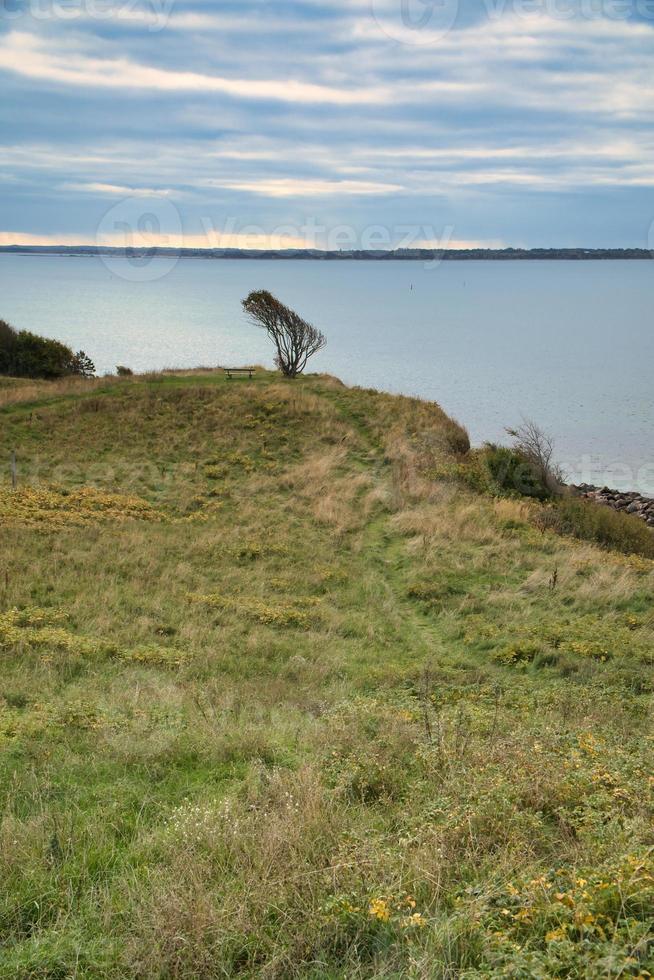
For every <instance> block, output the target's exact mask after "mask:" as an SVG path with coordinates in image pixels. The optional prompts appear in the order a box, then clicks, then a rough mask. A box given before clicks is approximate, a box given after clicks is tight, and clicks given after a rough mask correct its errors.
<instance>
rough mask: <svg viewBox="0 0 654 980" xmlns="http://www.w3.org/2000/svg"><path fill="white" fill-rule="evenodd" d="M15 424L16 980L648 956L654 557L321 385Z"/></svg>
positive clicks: (8, 554)
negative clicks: (477, 487) (545, 516)
mask: <svg viewBox="0 0 654 980" xmlns="http://www.w3.org/2000/svg"><path fill="white" fill-rule="evenodd" d="M0 419H1V423H2V424H1V429H0V460H2V461H3V462H2V473H1V476H0V541H1V550H0V658H1V661H2V673H1V675H0V788H1V793H2V813H1V820H2V822H1V824H0V876H1V883H0V936H1V944H0V977H1V978H21V980H22V978H43V980H45V978H48V980H55V978H56V980H63V978H69V977H80V978H82V977H83V978H105V977H106V978H118V977H126V978H136V977H140V978H188V980H191V978H213V977H232V976H241V977H265V978H292V977H307V978H338V977H348V978H356V977H383V978H390V977H397V978H400V977H410V978H411V977H413V978H446V977H447V978H454V977H462V978H470V980H471V978H482V977H495V976H498V977H501V976H508V977H537V978H549V977H571V978H572V977H575V978H582V977H583V978H599V977H612V978H616V980H617V978H627V977H629V978H633V977H640V978H645V977H649V976H650V975H651V973H654V937H653V935H652V913H653V909H654V850H653V847H654V829H653V822H652V815H653V812H652V794H653V790H654V778H653V776H652V765H651V762H652V748H653V745H652V727H651V706H652V690H653V687H654V682H653V677H652V663H653V660H654V607H653V605H652V590H653V587H654V562H652V561H649V560H647V559H645V558H642V557H636V556H634V557H630V556H628V555H623V554H618V553H616V552H611V551H608V550H601V549H600V548H598V547H594V546H591V545H587V544H583V543H581V542H579V541H575V540H572V539H568V538H565V537H561V536H557V535H556V534H554V533H553V532H551V531H549V530H547V529H546V528H545V527H543V526H542V525H539V522H538V520H535V519H534V514H535V513H536V511H535V508H536V507H537V505H535V504H527V503H524V502H521V501H520V500H514V499H509V498H502V497H499V496H498V497H495V496H492V495H491V494H489V493H487V492H475V491H474V490H472V489H470V487H471V485H474V479H472V478H466V477H467V476H469V474H467V470H468V469H470V471H471V472H472V470H473V469H474V465H475V463H474V459H473V458H472V457H471V456H470V455H469V454H466V453H465V449H466V439H465V434H464V433H463V432H462V431H461V429H460V428H459V427H458V426H457V425H456V423H454V422H452V421H451V420H450V419H448V417H447V416H446V415H445V414H444V413H443V412H442V411H441V410H440V409H439V408H438V406H435V405H432V404H429V403H425V402H420V401H417V400H412V399H406V398H399V397H393V396H389V395H384V394H380V393H376V392H372V391H364V390H359V389H348V388H346V387H344V386H343V385H341V384H340V383H339V382H337V381H336V380H335V379H331V378H327V377H318V376H308V377H305V378H302V379H300V380H297V381H295V382H284V381H282V380H281V379H280V378H279V377H278V376H275V375H269V374H266V373H265V372H261V373H260V374H259V375H258V377H257V378H256V379H255V380H254V381H252V382H248V381H242V380H238V381H237V380H235V381H231V382H229V381H226V380H225V379H224V378H223V377H222V375H221V374H219V373H212V372H208V371H207V372H201V371H200V372H191V373H187V374H183V373H175V374H172V373H171V374H166V375H158V376H157V375H153V376H144V377H140V378H133V379H125V380H118V379H102V380H100V381H95V382H86V383H85V382H63V383H58V384H56V385H50V386H49V385H46V384H36V385H35V384H12V385H9V384H4V385H2V386H1V387H0ZM12 450H16V451H17V457H18V485H17V487H16V489H12V487H11V481H10V470H9V464H8V460H9V454H10V452H11V451H12Z"/></svg>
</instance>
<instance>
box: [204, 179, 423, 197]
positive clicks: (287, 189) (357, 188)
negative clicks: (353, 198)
mask: <svg viewBox="0 0 654 980" xmlns="http://www.w3.org/2000/svg"><path fill="white" fill-rule="evenodd" d="M219 186H222V187H228V188H230V189H231V190H238V191H247V192H248V193H251V194H262V195H264V196H269V197H341V196H344V195H345V196H349V195H351V194H355V195H356V194H396V193H398V192H399V191H402V190H404V188H403V187H402V185H401V184H383V183H375V182H374V181H365V180H317V179H313V180H309V179H297V178H277V179H272V180H271V179H262V180H258V181H242V182H241V181H225V182H224V183H222V184H220V185H219Z"/></svg>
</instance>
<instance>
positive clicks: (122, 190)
mask: <svg viewBox="0 0 654 980" xmlns="http://www.w3.org/2000/svg"><path fill="white" fill-rule="evenodd" d="M61 187H62V190H66V191H82V192H83V193H88V194H111V195H118V196H120V197H129V196H131V195H135V196H137V197H170V195H171V194H172V191H171V190H158V189H156V188H153V187H122V186H121V185H120V184H102V183H98V182H91V183H89V184H74V183H72V184H62V185H61Z"/></svg>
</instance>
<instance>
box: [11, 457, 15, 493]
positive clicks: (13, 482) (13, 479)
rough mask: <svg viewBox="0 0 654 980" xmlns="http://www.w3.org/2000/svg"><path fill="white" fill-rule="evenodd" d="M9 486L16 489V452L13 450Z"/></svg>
mask: <svg viewBox="0 0 654 980" xmlns="http://www.w3.org/2000/svg"><path fill="white" fill-rule="evenodd" d="M11 486H12V488H13V489H14V490H15V489H16V450H15V449H13V450H12V453H11Z"/></svg>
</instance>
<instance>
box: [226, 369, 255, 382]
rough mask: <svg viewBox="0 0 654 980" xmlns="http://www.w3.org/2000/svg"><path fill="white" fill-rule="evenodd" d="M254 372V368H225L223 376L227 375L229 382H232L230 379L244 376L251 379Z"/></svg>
mask: <svg viewBox="0 0 654 980" xmlns="http://www.w3.org/2000/svg"><path fill="white" fill-rule="evenodd" d="M255 371H256V368H253V367H234V368H225V374H226V375H227V377H228V378H229V380H230V381H231V380H232V378H238V377H244V376H245V375H246V374H247V376H248V378H251V377H252V375H253V374H254V373H255Z"/></svg>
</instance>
